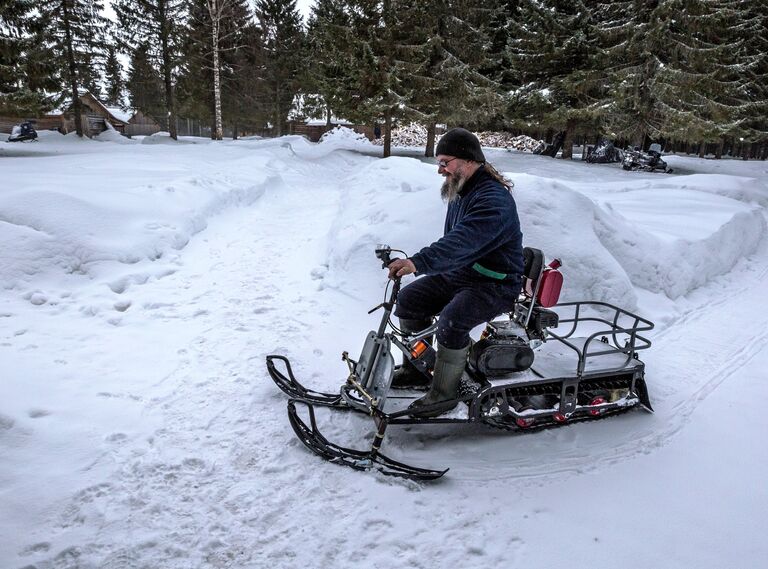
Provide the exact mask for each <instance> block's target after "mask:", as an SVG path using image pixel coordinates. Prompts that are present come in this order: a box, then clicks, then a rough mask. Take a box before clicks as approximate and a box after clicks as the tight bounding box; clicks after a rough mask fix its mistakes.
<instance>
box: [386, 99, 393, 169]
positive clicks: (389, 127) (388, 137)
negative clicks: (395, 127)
mask: <svg viewBox="0 0 768 569" xmlns="http://www.w3.org/2000/svg"><path fill="white" fill-rule="evenodd" d="M391 154H392V109H387V110H386V111H384V158H389V157H390V155H391Z"/></svg>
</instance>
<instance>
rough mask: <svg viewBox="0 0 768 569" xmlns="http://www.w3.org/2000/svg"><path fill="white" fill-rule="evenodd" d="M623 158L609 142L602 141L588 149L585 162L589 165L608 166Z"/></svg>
mask: <svg viewBox="0 0 768 569" xmlns="http://www.w3.org/2000/svg"><path fill="white" fill-rule="evenodd" d="M623 158H624V155H623V154H622V152H621V150H619V149H618V148H616V147H615V146H614V145H613V143H612V142H611V141H610V140H606V139H603V140H601V141H600V142H598V143H597V145H596V146H595V147H594V148H590V150H589V152H588V154H587V156H586V161H587V162H588V163H590V164H609V163H611V162H621V161H622V160H623Z"/></svg>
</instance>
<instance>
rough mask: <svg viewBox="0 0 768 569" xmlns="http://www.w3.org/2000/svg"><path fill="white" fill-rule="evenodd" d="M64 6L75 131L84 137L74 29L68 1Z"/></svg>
mask: <svg viewBox="0 0 768 569" xmlns="http://www.w3.org/2000/svg"><path fill="white" fill-rule="evenodd" d="M61 5H62V8H63V14H62V17H63V20H64V41H65V42H66V45H67V63H68V64H69V85H70V88H71V89H72V112H73V113H74V115H75V131H76V132H77V136H79V137H80V138H82V137H83V117H82V108H81V105H80V93H79V92H78V91H79V89H78V85H77V66H76V65H75V54H74V52H73V51H72V30H71V29H70V26H69V10H68V9H67V6H68V3H67V2H62V3H61Z"/></svg>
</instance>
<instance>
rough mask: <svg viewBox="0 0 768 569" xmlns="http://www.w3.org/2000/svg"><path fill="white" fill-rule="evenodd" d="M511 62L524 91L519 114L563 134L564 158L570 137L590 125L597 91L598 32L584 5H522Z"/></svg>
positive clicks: (560, 1)
mask: <svg viewBox="0 0 768 569" xmlns="http://www.w3.org/2000/svg"><path fill="white" fill-rule="evenodd" d="M511 27H512V30H513V39H512V40H511V41H510V53H509V55H510V58H511V60H512V61H513V63H514V67H515V71H516V72H517V73H518V74H519V76H520V79H521V81H522V84H523V85H524V87H523V88H521V89H519V90H518V92H517V112H518V113H519V114H521V115H522V116H523V117H524V120H525V121H537V122H539V123H540V124H541V125H543V126H545V127H554V128H557V129H558V130H562V131H565V138H564V140H563V154H562V157H563V158H564V159H570V158H571V157H572V143H573V136H574V134H576V132H577V130H578V129H584V128H588V127H590V126H591V124H592V123H593V121H594V119H595V114H596V113H597V112H599V111H598V110H597V109H598V108H599V107H598V106H597V105H596V103H597V101H598V97H599V92H600V89H601V82H600V72H599V64H598V63H597V60H596V57H595V55H596V48H597V45H598V44H597V28H596V26H595V22H594V20H593V17H592V13H591V11H590V10H588V9H587V7H586V6H585V4H584V2H583V1H582V0H543V1H538V0H521V2H520V5H519V14H518V19H516V20H515V21H513V22H512V23H511Z"/></svg>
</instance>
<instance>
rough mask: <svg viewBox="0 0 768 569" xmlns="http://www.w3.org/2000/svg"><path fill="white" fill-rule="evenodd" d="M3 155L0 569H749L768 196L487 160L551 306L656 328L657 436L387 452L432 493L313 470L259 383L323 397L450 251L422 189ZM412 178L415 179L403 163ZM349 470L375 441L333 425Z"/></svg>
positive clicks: (325, 425) (124, 156) (342, 156)
mask: <svg viewBox="0 0 768 569" xmlns="http://www.w3.org/2000/svg"><path fill="white" fill-rule="evenodd" d="M39 134H40V140H39V142H35V143H26V144H6V143H0V168H2V174H3V175H2V182H1V183H2V191H0V242H2V243H3V245H4V246H3V247H2V249H0V266H1V267H2V271H1V272H0V358H1V361H2V362H3V375H2V381H0V456H2V459H1V460H0V567H3V568H5V567H8V568H9V569H13V568H19V569H20V568H32V567H34V568H35V569H64V568H78V569H81V568H82V569H91V568H118V567H120V568H142V567H163V568H167V569H175V568H178V569H182V568H183V569H186V568H190V567H216V568H218V567H233V568H234V567H237V568H257V567H259V568H260V567H265V566H269V567H281V568H282V567H285V568H293V567H357V566H361V565H368V566H371V567H382V568H383V567H386V568H388V569H389V568H398V567H450V566H454V565H462V566H469V567H480V566H483V567H488V566H502V565H510V564H511V565H520V566H528V567H545V566H547V567H548V566H557V565H563V564H566V563H567V564H569V565H570V566H574V565H575V566H581V565H587V564H588V565H589V566H590V567H605V568H608V567H616V566H621V567H629V568H632V567H637V568H645V567H649V566H656V567H670V568H676V567H680V568H687V567H698V568H709V567H711V568H716V567H717V568H719V567H723V566H733V567H757V566H760V563H761V562H760V561H759V560H760V559H765V558H766V556H768V546H767V545H766V543H765V540H764V539H763V536H762V523H761V521H762V515H763V512H764V511H765V510H766V508H767V507H768V490H766V485H765V484H764V481H763V474H762V473H763V472H764V470H765V467H766V464H767V461H768V449H767V448H766V446H765V444H764V443H763V441H762V433H763V432H765V429H766V427H768V421H766V418H765V414H764V413H762V407H761V405H760V402H761V401H762V400H763V399H764V398H765V396H766V395H768V392H767V389H768V388H766V385H768V382H767V381H766V379H767V377H766V371H765V370H766V367H767V366H768V348H766V346H768V311H767V310H766V300H765V290H766V285H767V284H768V282H767V281H768V269H766V266H768V241H767V240H766V239H765V235H766V216H765V208H766V205H768V184H767V183H766V182H765V180H766V179H768V178H767V177H766V176H765V174H766V173H768V172H767V171H766V170H768V167H767V166H766V163H765V162H742V161H736V160H723V161H713V160H701V159H698V158H687V157H682V156H671V157H669V162H670V165H671V166H672V167H673V168H674V169H675V174H673V175H667V174H660V173H656V174H650V173H634V172H624V171H623V170H621V168H620V166H619V165H610V164H609V165H590V164H586V163H582V162H576V161H573V162H564V161H561V160H553V159H551V158H548V157H542V156H533V155H530V154H524V153H518V152H508V151H502V150H490V149H489V150H487V151H486V152H487V156H488V158H489V160H490V161H491V162H493V163H494V164H495V165H496V166H497V167H499V169H500V170H502V171H504V172H505V173H506V174H507V175H508V176H509V177H510V178H511V179H512V180H513V181H514V182H515V190H514V196H515V199H516V202H517V204H518V209H519V211H520V217H521V220H522V223H523V231H524V235H525V241H526V244H528V245H531V246H537V247H539V248H541V249H543V250H544V252H545V254H546V255H547V256H548V257H549V258H552V257H554V256H557V257H559V258H561V259H562V261H563V268H562V270H563V273H564V275H565V290H564V299H566V300H576V299H592V300H603V301H607V302H611V303H613V304H617V305H619V306H623V307H625V308H628V309H631V310H637V311H638V312H639V313H640V314H641V315H643V316H645V317H647V318H649V319H651V320H653V321H654V322H655V323H656V328H655V329H654V330H653V332H652V333H651V335H650V339H651V340H652V341H653V347H652V348H651V349H649V350H647V351H645V352H643V353H642V359H643V361H645V363H646V365H647V380H648V385H649V391H650V396H651V401H652V403H653V405H654V408H655V410H656V412H655V414H652V415H651V414H647V413H643V412H640V411H638V412H634V411H633V412H631V413H628V414H626V415H623V416H621V417H617V418H614V419H610V420H605V421H599V422H595V423H592V424H579V425H572V426H567V427H563V428H560V429H556V430H551V431H546V432H541V433H537V434H532V435H526V436H519V437H512V436H509V435H507V434H504V433H501V432H496V431H490V430H488V429H485V428H482V427H473V428H464V429H451V428H449V427H448V426H446V427H438V428H435V429H432V430H428V429H426V428H424V427H412V428H401V429H395V428H391V429H390V430H389V431H388V434H387V440H386V442H385V448H384V451H385V452H386V453H387V454H388V455H390V456H392V457H393V458H395V459H398V460H403V461H405V462H408V463H411V464H417V465H423V466H431V467H451V470H450V471H449V472H448V474H447V475H446V477H445V478H444V479H442V480H441V481H440V482H439V483H436V484H418V483H414V482H405V481H402V480H397V479H391V478H385V477H382V476H378V475H375V474H371V473H358V472H354V471H352V470H350V469H344V468H341V467H338V466H336V465H333V464H330V463H327V462H323V461H322V460H320V459H319V458H318V457H316V456H314V455H312V454H310V453H309V452H307V451H306V450H305V449H304V447H303V446H302V445H301V443H300V442H299V441H298V440H297V439H296V438H295V436H294V435H293V433H292V431H291V429H290V426H289V425H288V422H287V418H286V414H285V398H284V397H283V395H282V394H281V393H280V392H279V391H278V390H277V388H276V387H275V385H274V384H273V383H272V381H271V380H270V379H269V377H268V375H267V373H266V370H265V367H264V357H265V356H266V355H267V354H271V353H280V354H284V355H286V356H288V357H290V358H291V360H292V361H293V362H294V368H295V372H296V373H297V375H298V376H299V378H300V379H302V380H303V381H304V382H305V383H307V384H311V385H313V386H315V387H316V388H318V389H321V390H326V391H329V390H334V389H336V388H337V386H338V385H339V383H340V382H341V381H342V380H343V378H344V376H345V373H344V369H345V366H344V364H343V362H341V361H340V358H339V354H340V352H341V351H342V350H349V351H350V353H351V354H355V352H356V351H358V350H359V349H360V347H361V345H362V340H363V337H364V335H365V334H366V333H367V331H368V330H370V329H371V328H373V327H375V326H376V324H377V322H378V317H377V314H373V315H367V314H366V313H367V310H368V309H370V308H371V307H373V306H375V305H376V304H378V303H379V302H381V299H382V297H383V294H384V285H385V283H386V279H385V276H384V273H383V272H382V271H381V270H380V266H379V263H378V261H377V260H376V259H375V258H374V257H373V252H372V249H373V246H374V245H375V244H377V243H382V242H384V243H389V244H391V245H392V246H395V247H397V248H401V249H404V250H405V251H407V252H413V251H415V250H417V249H418V248H420V247H422V246H424V245H426V244H428V243H429V242H430V241H432V240H433V239H435V238H436V237H437V236H438V235H439V234H440V232H441V230H442V224H443V215H444V208H445V206H444V204H443V203H442V202H441V201H440V199H439V191H438V188H439V185H440V181H441V180H440V178H439V177H438V176H437V174H436V169H435V166H434V162H433V161H429V160H420V159H418V158H416V157H414V156H415V153H413V152H410V151H402V150H401V151H398V154H400V155H398V156H394V157H391V158H388V159H385V160H383V159H380V158H379V156H380V153H381V149H380V148H376V147H374V146H373V145H371V144H370V143H369V142H367V141H365V140H363V139H362V138H360V137H359V136H358V135H354V133H351V131H348V129H337V130H334V131H332V132H331V133H328V134H327V135H326V137H324V139H323V141H322V142H321V143H319V144H312V143H309V142H307V141H306V140H305V139H304V138H302V137H297V136H291V137H283V138H279V139H252V140H238V141H222V142H217V143H213V142H211V141H210V140H206V139H196V138H191V137H190V138H183V139H182V140H180V141H173V140H172V139H170V137H169V136H168V135H167V133H166V134H161V133H159V134H158V135H154V136H152V137H145V138H144V139H142V141H141V143H140V144H139V143H135V142H133V141H128V140H127V139H121V138H117V135H115V133H110V132H106V133H104V134H102V135H100V136H99V137H98V138H97V139H95V140H80V139H78V138H77V137H76V136H74V135H67V136H61V135H59V134H57V133H53V132H41V133H39ZM411 155H413V156H411ZM318 420H319V421H320V423H321V427H322V429H323V432H324V433H325V435H326V436H328V437H329V438H330V439H331V440H333V441H335V442H338V443H340V444H345V445H350V446H356V447H364V446H365V445H366V443H367V442H368V441H369V440H370V433H371V428H372V426H371V424H370V421H369V420H366V419H365V418H363V417H359V416H353V415H351V414H348V413H336V414H331V413H329V412H320V413H319V414H318Z"/></svg>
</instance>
